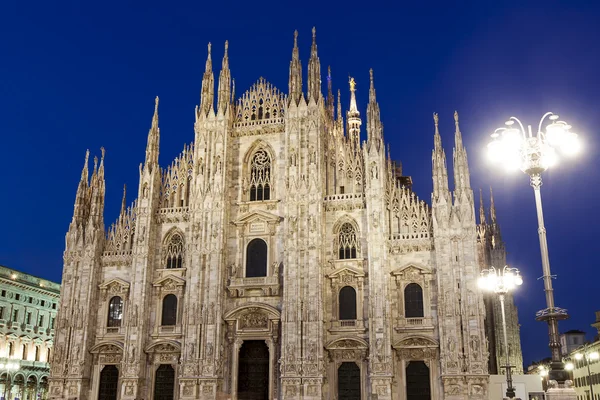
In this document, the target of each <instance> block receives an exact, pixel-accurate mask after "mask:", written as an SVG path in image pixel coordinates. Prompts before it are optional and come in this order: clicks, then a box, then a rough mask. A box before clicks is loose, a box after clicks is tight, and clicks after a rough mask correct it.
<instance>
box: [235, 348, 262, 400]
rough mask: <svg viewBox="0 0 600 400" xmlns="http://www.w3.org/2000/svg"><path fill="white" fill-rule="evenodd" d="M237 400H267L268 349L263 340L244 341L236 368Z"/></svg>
mask: <svg viewBox="0 0 600 400" xmlns="http://www.w3.org/2000/svg"><path fill="white" fill-rule="evenodd" d="M237 394H238V396H237V398H238V399H239V400H268V398H269V348H268V347H267V344H266V343H265V341H264V340H245V341H244V343H243V344H242V348H241V349H240V358H239V368H238V389H237Z"/></svg>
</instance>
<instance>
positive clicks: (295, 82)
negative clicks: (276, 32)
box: [288, 31, 302, 104]
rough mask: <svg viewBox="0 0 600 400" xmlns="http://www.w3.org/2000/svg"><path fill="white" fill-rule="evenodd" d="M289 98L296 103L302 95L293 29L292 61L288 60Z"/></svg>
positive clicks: (296, 35) (296, 34)
mask: <svg viewBox="0 0 600 400" xmlns="http://www.w3.org/2000/svg"><path fill="white" fill-rule="evenodd" d="M288 86H289V92H290V100H293V101H294V102H295V103H296V104H298V101H300V97H302V66H301V64H300V55H299V51H298V31H294V49H293V50H292V61H290V78H289V82H288Z"/></svg>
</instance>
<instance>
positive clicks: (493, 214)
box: [490, 186, 496, 224]
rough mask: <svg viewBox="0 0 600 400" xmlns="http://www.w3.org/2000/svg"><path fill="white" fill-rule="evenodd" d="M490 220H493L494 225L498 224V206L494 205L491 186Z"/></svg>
mask: <svg viewBox="0 0 600 400" xmlns="http://www.w3.org/2000/svg"><path fill="white" fill-rule="evenodd" d="M490 219H491V220H492V224H495V223H496V205H495V204H494V192H493V191H492V187H491V186H490Z"/></svg>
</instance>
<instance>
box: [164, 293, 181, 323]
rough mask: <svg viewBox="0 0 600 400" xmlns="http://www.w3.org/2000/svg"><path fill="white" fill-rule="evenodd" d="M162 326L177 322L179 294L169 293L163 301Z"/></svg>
mask: <svg viewBox="0 0 600 400" xmlns="http://www.w3.org/2000/svg"><path fill="white" fill-rule="evenodd" d="M160 324H161V325H162V326H173V325H175V324H177V296H175V295H174V294H168V295H166V296H165V298H164V299H163V303H162V318H161V322H160Z"/></svg>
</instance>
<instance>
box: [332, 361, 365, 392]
mask: <svg viewBox="0 0 600 400" xmlns="http://www.w3.org/2000/svg"><path fill="white" fill-rule="evenodd" d="M337 378H338V391H337V392H338V397H337V398H338V399H339V400H360V368H359V367H358V365H356V363H354V362H343V363H342V364H340V366H339V367H338V376H337Z"/></svg>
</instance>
